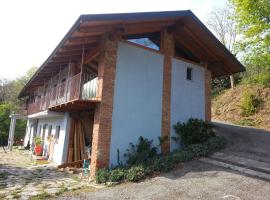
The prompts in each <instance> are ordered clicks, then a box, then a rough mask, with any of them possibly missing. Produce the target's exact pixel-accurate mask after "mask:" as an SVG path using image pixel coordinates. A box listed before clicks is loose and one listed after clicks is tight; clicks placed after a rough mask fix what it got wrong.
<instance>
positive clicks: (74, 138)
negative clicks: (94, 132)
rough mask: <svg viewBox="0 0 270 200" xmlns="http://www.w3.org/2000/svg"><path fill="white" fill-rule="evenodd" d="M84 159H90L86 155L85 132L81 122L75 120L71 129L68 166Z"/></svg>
mask: <svg viewBox="0 0 270 200" xmlns="http://www.w3.org/2000/svg"><path fill="white" fill-rule="evenodd" d="M83 159H88V157H87V155H86V153H85V130H84V127H83V123H82V121H81V120H79V119H73V120H72V122H71V127H70V138H69V148H68V157H67V164H68V163H74V162H76V161H81V160H83ZM80 164H81V163H80Z"/></svg>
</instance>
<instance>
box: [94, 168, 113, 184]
mask: <svg viewBox="0 0 270 200" xmlns="http://www.w3.org/2000/svg"><path fill="white" fill-rule="evenodd" d="M110 174H111V171H110V170H109V169H99V170H98V171H97V173H96V182H97V183H106V182H108V181H109V177H110Z"/></svg>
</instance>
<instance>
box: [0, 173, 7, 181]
mask: <svg viewBox="0 0 270 200" xmlns="http://www.w3.org/2000/svg"><path fill="white" fill-rule="evenodd" d="M8 175H9V173H8V172H0V179H3V180H5V179H6V178H7V177H8Z"/></svg>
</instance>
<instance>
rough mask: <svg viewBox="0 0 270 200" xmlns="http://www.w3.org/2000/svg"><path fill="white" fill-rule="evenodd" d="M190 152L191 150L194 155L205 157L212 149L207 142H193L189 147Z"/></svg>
mask: <svg viewBox="0 0 270 200" xmlns="http://www.w3.org/2000/svg"><path fill="white" fill-rule="evenodd" d="M188 152H190V153H191V154H192V155H193V156H194V157H204V156H207V154H208V153H209V152H210V150H209V148H208V146H207V145H205V144H192V145H190V146H189V147H188Z"/></svg>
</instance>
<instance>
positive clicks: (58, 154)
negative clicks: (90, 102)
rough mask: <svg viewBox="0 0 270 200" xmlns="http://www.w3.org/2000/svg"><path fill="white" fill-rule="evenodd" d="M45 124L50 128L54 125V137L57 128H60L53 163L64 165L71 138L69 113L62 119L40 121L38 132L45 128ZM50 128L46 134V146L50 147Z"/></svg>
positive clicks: (52, 118) (51, 118) (53, 118)
mask: <svg viewBox="0 0 270 200" xmlns="http://www.w3.org/2000/svg"><path fill="white" fill-rule="evenodd" d="M44 124H47V125H48V126H50V125H52V135H55V133H56V126H60V133H59V139H58V141H57V142H56V143H55V145H54V153H53V162H54V163H55V164H62V163H64V162H66V158H67V148H68V136H69V124H70V118H69V113H67V112H66V113H65V115H64V116H62V117H50V118H49V117H48V118H42V119H39V121H38V131H37V133H39V129H40V125H41V127H43V125H44ZM48 126H47V130H46V132H45V140H46V141H45V144H44V148H48V147H45V145H46V144H47V145H48V143H49V142H48V141H47V136H48Z"/></svg>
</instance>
